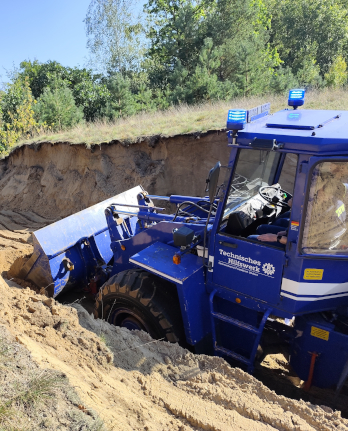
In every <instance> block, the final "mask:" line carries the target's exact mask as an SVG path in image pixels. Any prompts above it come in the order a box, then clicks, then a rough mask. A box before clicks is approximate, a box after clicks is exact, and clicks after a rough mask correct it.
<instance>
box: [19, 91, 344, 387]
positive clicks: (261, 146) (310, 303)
mask: <svg viewBox="0 0 348 431" xmlns="http://www.w3.org/2000/svg"><path fill="white" fill-rule="evenodd" d="M304 98H305V90H303V89H295V90H290V93H289V99H288V107H287V108H286V109H283V110H281V111H279V112H277V113H274V114H270V105H269V104H264V105H261V106H258V107H256V108H254V109H251V110H245V109H238V110H236V109H233V110H230V111H229V112H228V118H227V141H228V145H229V147H230V149H231V152H230V158H229V162H228V165H227V166H221V165H220V163H217V164H216V166H215V167H214V168H213V169H212V170H211V171H210V173H209V175H208V179H207V181H206V184H202V195H203V197H192V196H180V195H172V196H169V197H168V196H151V195H149V194H148V193H147V192H146V191H145V190H144V189H143V188H142V187H141V186H138V187H134V188H132V189H130V190H128V191H126V192H124V193H121V194H119V195H118V196H115V197H113V198H111V199H108V200H106V201H104V202H101V203H99V204H97V205H94V206H93V207H91V208H88V209H86V210H84V211H81V212H79V213H77V214H74V215H72V216H70V217H67V218H65V219H63V220H60V221H58V222H56V223H54V224H52V225H50V226H48V227H45V228H43V229H41V230H38V231H36V232H35V233H34V234H33V242H34V253H33V255H32V257H31V258H30V259H29V260H28V261H27V262H26V264H25V265H24V266H23V268H22V269H21V274H20V275H21V277H22V278H23V279H26V280H29V281H31V282H33V283H35V284H36V285H37V286H39V287H45V288H46V291H47V294H48V295H49V296H52V297H56V296H57V295H59V294H60V293H61V292H62V291H66V290H67V289H78V288H86V289H87V288H88V289H89V291H90V292H92V293H94V294H95V298H96V302H95V310H94V315H95V317H96V318H100V319H105V320H107V321H108V322H110V323H112V324H114V325H118V326H122V327H126V328H129V329H138V330H144V331H147V332H148V333H149V334H151V336H152V337H154V338H157V339H165V340H168V341H170V342H179V343H180V344H182V345H184V346H185V347H187V348H190V349H191V350H192V351H195V352H198V353H208V354H214V355H219V356H222V357H224V358H225V359H226V360H228V361H230V363H232V364H235V365H237V366H240V367H242V368H244V369H246V370H247V371H249V372H252V371H253V368H254V362H255V357H256V353H257V351H258V349H259V347H260V346H261V347H262V345H263V343H264V342H265V340H267V336H266V335H267V334H268V333H272V334H275V335H276V336H277V337H278V338H279V339H281V340H283V341H284V343H286V346H287V348H288V352H289V357H290V364H291V366H292V367H293V369H294V370H295V371H296V373H297V374H298V376H299V377H300V378H301V379H302V380H305V381H307V382H308V381H309V382H310V383H312V384H314V385H316V386H318V387H336V388H338V389H339V388H341V387H342V385H343V383H344V382H345V380H346V378H347V375H348V215H347V211H348V111H342V110H307V109H303V108H302V109H298V108H299V107H301V106H302V105H303V104H304ZM204 190H205V192H206V193H204ZM163 201H167V202H166V203H165V204H166V205H167V207H168V202H169V203H171V204H174V205H175V208H176V210H175V212H174V213H173V214H168V213H167V211H164V208H162V207H161V206H160V205H161V204H162V205H164V203H163Z"/></svg>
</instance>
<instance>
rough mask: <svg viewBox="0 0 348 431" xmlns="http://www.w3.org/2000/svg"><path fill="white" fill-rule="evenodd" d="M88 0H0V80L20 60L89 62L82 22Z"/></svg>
mask: <svg viewBox="0 0 348 431" xmlns="http://www.w3.org/2000/svg"><path fill="white" fill-rule="evenodd" d="M90 1H91V0H0V82H4V81H8V78H7V73H6V70H13V68H14V66H15V67H17V68H18V67H19V64H20V62H21V61H23V60H35V59H37V60H39V62H41V63H44V62H46V61H48V60H55V61H58V62H59V63H61V64H62V65H63V66H66V67H68V66H69V67H74V66H81V67H84V66H85V65H86V63H87V61H88V51H87V48H86V43H87V37H86V32H85V24H84V22H83V20H84V18H85V16H86V13H87V9H88V6H89V3H90Z"/></svg>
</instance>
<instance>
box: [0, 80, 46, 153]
mask: <svg viewBox="0 0 348 431" xmlns="http://www.w3.org/2000/svg"><path fill="white" fill-rule="evenodd" d="M0 103H1V104H0V114H2V120H1V121H0V150H1V152H2V153H6V152H7V151H8V150H9V149H10V148H11V147H13V145H15V143H16V142H17V141H18V140H19V139H20V138H22V137H26V138H29V137H31V136H32V135H33V134H34V133H35V132H37V131H38V130H39V124H38V123H37V122H36V120H35V116H34V109H33V108H34V103H35V100H34V97H33V96H32V93H31V89H30V86H29V80H28V78H26V79H24V80H19V79H18V80H17V81H15V83H14V84H13V85H12V86H9V89H8V91H7V92H6V93H5V95H4V96H3V97H2V98H1V100H0Z"/></svg>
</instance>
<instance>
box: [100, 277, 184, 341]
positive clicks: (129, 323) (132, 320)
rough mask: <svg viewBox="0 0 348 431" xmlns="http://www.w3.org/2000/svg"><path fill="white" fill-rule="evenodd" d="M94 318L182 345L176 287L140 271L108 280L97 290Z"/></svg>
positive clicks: (182, 332) (182, 334)
mask: <svg viewBox="0 0 348 431" xmlns="http://www.w3.org/2000/svg"><path fill="white" fill-rule="evenodd" d="M94 316H95V317H96V318H99V319H104V320H106V321H107V322H109V323H111V324H113V325H116V326H121V327H123V328H127V329H138V330H143V331H146V332H148V333H149V334H150V335H151V337H152V338H155V339H162V338H164V339H166V340H167V341H170V342H172V343H175V342H182V343H183V342H184V338H185V336H184V330H183V324H182V317H181V311H180V306H179V301H178V298H177V292H176V288H175V285H173V284H172V283H170V282H168V281H166V280H163V279H161V278H159V277H156V276H155V275H153V274H150V273H148V272H146V271H144V270H142V269H130V270H127V271H122V272H120V273H119V274H116V275H114V276H113V277H111V278H110V279H109V280H108V281H107V282H106V283H105V284H104V285H103V286H102V287H101V289H100V291H99V294H98V296H97V300H96V304H95V309H94Z"/></svg>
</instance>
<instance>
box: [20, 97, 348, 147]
mask: <svg viewBox="0 0 348 431" xmlns="http://www.w3.org/2000/svg"><path fill="white" fill-rule="evenodd" d="M266 102H271V110H272V112H276V111H279V110H280V109H284V108H286V107H287V96H286V95H276V96H273V95H271V96H269V95H268V96H267V95H266V96H262V97H248V98H239V99H234V100H231V101H229V102H212V103H204V104H200V105H195V106H179V107H173V108H171V109H168V110H167V111H157V112H154V113H144V114H138V115H135V116H133V117H128V118H125V119H118V120H116V121H113V122H110V121H98V122H95V123H81V124H79V125H77V126H75V127H73V128H71V129H69V130H63V131H61V132H57V133H47V132H46V133H42V134H40V135H37V136H35V137H34V138H33V139H31V140H22V141H20V142H18V144H17V145H22V144H30V143H33V142H70V143H72V144H78V143H85V144H87V145H91V144H100V143H102V142H110V141H112V140H119V141H128V142H129V143H132V142H136V141H137V140H138V139H139V138H141V137H149V136H154V135H161V136H163V137H169V136H175V135H180V134H185V133H194V132H206V131H207V130H219V129H223V128H225V126H226V118H227V111H228V110H229V109H232V108H245V109H249V108H253V107H255V106H257V105H260V104H262V103H266ZM304 108H306V109H342V110H344V109H346V110H348V90H345V89H344V90H343V89H336V90H334V89H324V90H315V91H309V92H307V94H306V102H305V105H304Z"/></svg>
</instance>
